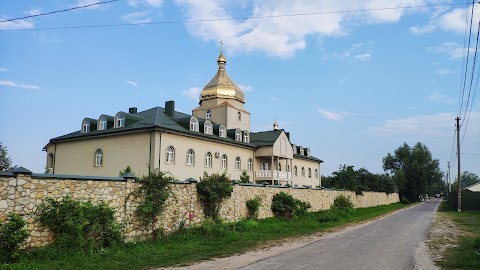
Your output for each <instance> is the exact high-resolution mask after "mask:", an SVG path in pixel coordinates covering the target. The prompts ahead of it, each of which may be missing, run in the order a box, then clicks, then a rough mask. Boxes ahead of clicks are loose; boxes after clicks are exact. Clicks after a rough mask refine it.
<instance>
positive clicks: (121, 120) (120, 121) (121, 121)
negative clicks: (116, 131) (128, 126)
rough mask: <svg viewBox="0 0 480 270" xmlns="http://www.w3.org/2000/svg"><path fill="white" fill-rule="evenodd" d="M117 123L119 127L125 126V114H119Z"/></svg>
mask: <svg viewBox="0 0 480 270" xmlns="http://www.w3.org/2000/svg"><path fill="white" fill-rule="evenodd" d="M115 125H116V127H117V128H121V127H125V114H123V113H119V114H117V119H116V120H115Z"/></svg>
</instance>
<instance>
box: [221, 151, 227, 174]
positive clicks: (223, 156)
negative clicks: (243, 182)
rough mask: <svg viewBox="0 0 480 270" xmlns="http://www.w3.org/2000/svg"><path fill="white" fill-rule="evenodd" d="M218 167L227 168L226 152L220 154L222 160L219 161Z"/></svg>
mask: <svg viewBox="0 0 480 270" xmlns="http://www.w3.org/2000/svg"><path fill="white" fill-rule="evenodd" d="M220 167H221V168H222V169H224V170H227V168H228V157H227V155H226V154H223V155H222V161H221V164H220Z"/></svg>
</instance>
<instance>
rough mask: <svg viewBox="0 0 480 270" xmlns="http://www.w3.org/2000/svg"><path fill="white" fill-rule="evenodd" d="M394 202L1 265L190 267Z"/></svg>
mask: <svg viewBox="0 0 480 270" xmlns="http://www.w3.org/2000/svg"><path fill="white" fill-rule="evenodd" d="M405 206H406V205H404V204H400V203H397V204H391V205H386V206H378V207H371V208H361V209H354V210H352V211H351V212H349V213H348V214H345V213H342V214H341V215H340V216H341V217H340V219H339V220H338V221H336V222H319V221H318V220H319V217H320V216H321V215H324V213H323V212H315V213H308V214H307V215H305V216H301V217H296V218H293V219H290V220H288V219H277V218H267V219H262V220H258V221H252V220H244V221H240V222H238V223H231V224H223V225H221V226H218V225H217V226H214V225H213V224H210V225H204V226H203V227H194V228H190V229H187V230H186V231H184V232H181V233H176V234H173V235H170V236H168V237H164V238H162V239H159V240H157V241H144V242H137V243H126V244H122V245H121V246H117V247H114V248H110V249H105V250H102V251H101V252H99V253H96V254H90V255H85V254H83V255H82V254H61V252H59V251H54V250H51V249H49V248H43V249H38V250H34V251H30V252H25V253H24V254H22V257H21V260H20V262H19V263H16V264H10V265H3V266H1V265H0V269H29V270H33V269H146V268H151V267H166V266H172V265H186V264H188V263H192V262H195V261H199V260H207V259H211V258H214V257H226V256H230V255H233V254H238V253H243V252H246V251H249V250H252V249H255V248H256V247H259V246H262V245H264V244H266V243H268V242H269V241H281V240H282V239H285V238H287V237H295V236H301V235H307V234H312V233H316V232H320V231H323V230H326V229H328V228H333V227H339V226H343V225H345V224H349V223H354V222H359V221H364V220H368V219H371V218H374V217H377V216H380V215H383V214H385V213H388V212H392V211H395V210H398V209H401V208H404V207H405Z"/></svg>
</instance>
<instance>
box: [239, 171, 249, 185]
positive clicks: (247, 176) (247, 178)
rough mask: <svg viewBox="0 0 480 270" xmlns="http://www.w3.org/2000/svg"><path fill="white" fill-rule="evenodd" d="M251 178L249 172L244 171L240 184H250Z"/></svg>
mask: <svg viewBox="0 0 480 270" xmlns="http://www.w3.org/2000/svg"><path fill="white" fill-rule="evenodd" d="M249 182H250V176H249V175H248V172H247V170H243V171H242V174H241V175H240V183H249Z"/></svg>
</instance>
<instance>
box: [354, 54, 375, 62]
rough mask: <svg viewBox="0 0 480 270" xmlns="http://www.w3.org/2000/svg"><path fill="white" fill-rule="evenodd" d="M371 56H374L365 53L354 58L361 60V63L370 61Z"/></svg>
mask: <svg viewBox="0 0 480 270" xmlns="http://www.w3.org/2000/svg"><path fill="white" fill-rule="evenodd" d="M370 56H372V55H371V54H369V53H363V54H357V55H355V56H354V57H353V58H355V59H358V60H361V61H367V60H368V59H370Z"/></svg>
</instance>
